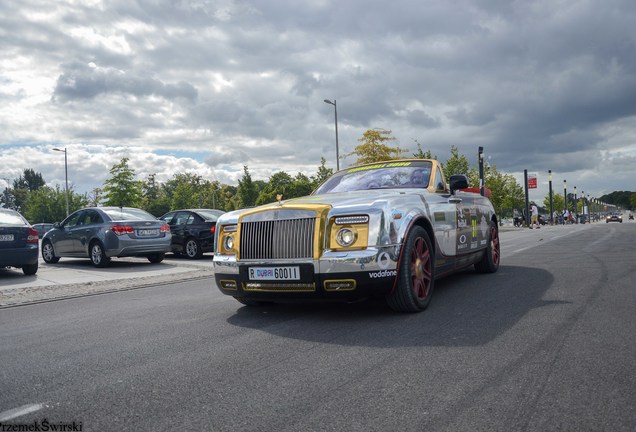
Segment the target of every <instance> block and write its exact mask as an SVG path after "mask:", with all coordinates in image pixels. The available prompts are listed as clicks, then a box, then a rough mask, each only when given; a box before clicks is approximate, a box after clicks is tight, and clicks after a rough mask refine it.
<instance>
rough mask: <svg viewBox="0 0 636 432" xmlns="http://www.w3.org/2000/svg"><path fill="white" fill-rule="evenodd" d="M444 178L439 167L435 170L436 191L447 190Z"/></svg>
mask: <svg viewBox="0 0 636 432" xmlns="http://www.w3.org/2000/svg"><path fill="white" fill-rule="evenodd" d="M445 191H446V190H445V188H444V179H443V178H442V172H441V171H440V170H439V169H438V170H436V172H435V192H445Z"/></svg>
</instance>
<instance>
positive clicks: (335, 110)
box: [324, 99, 340, 171]
mask: <svg viewBox="0 0 636 432" xmlns="http://www.w3.org/2000/svg"><path fill="white" fill-rule="evenodd" d="M324 102H325V103H327V104H329V105H333V113H334V118H335V122H336V171H340V155H339V154H338V106H337V105H336V100H335V99H334V100H333V102H331V101H330V100H329V99H325V100H324Z"/></svg>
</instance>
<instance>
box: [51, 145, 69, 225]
mask: <svg viewBox="0 0 636 432" xmlns="http://www.w3.org/2000/svg"><path fill="white" fill-rule="evenodd" d="M53 150H54V151H59V152H64V178H65V181H66V187H65V190H66V216H68V215H69V211H68V159H67V157H66V147H64V149H59V148H54V149H53Z"/></svg>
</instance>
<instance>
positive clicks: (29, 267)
mask: <svg viewBox="0 0 636 432" xmlns="http://www.w3.org/2000/svg"><path fill="white" fill-rule="evenodd" d="M37 272H38V263H35V264H25V265H23V266H22V273H24V274H25V275H26V276H33V275H34V274H36V273H37Z"/></svg>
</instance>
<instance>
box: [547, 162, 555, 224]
mask: <svg viewBox="0 0 636 432" xmlns="http://www.w3.org/2000/svg"><path fill="white" fill-rule="evenodd" d="M548 187H549V191H550V225H554V210H553V208H552V207H553V206H552V204H553V201H552V170H548Z"/></svg>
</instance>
